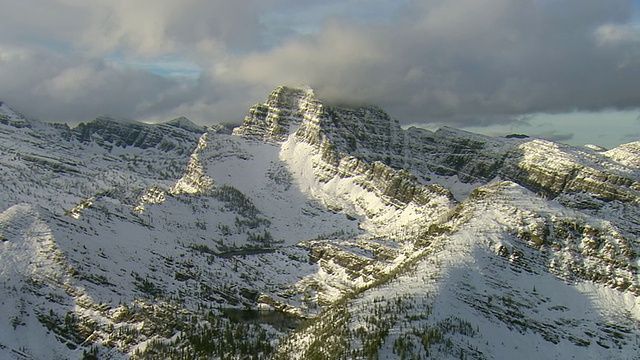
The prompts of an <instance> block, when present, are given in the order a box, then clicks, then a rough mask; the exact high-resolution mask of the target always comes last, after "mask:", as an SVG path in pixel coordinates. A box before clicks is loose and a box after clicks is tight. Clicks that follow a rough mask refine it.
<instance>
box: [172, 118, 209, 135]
mask: <svg viewBox="0 0 640 360" xmlns="http://www.w3.org/2000/svg"><path fill="white" fill-rule="evenodd" d="M164 124H166V125H171V126H175V127H177V128H181V129H184V130H188V131H191V132H195V133H200V134H202V133H203V132H204V131H205V129H204V127H203V126H200V125H197V124H196V123H194V122H193V121H191V120H189V119H188V118H186V117H184V116H180V117H178V118H175V119H172V120H169V121H167V122H165V123H164Z"/></svg>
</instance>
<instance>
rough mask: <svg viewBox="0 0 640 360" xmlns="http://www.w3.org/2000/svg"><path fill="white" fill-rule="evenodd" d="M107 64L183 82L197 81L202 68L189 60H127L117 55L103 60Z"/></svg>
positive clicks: (164, 57)
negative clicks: (182, 80)
mask: <svg viewBox="0 0 640 360" xmlns="http://www.w3.org/2000/svg"><path fill="white" fill-rule="evenodd" d="M105 60H106V61H107V62H109V63H112V64H116V65H121V66H126V67H131V68H136V69H141V70H144V71H147V72H149V73H152V74H155V75H160V76H163V77H168V78H178V79H184V80H192V81H195V80H197V79H198V78H199V77H200V75H201V74H202V71H203V70H202V68H201V67H200V66H198V64H196V63H194V62H193V61H190V60H189V59H185V58H181V57H174V56H163V57H160V58H156V59H144V60H143V59H127V58H125V57H122V56H119V55H113V56H110V57H108V58H107V59H105Z"/></svg>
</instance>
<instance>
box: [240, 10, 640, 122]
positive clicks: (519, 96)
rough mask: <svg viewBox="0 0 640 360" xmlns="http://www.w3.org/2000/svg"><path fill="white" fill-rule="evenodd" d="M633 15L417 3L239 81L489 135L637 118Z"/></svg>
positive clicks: (259, 64)
mask: <svg viewBox="0 0 640 360" xmlns="http://www.w3.org/2000/svg"><path fill="white" fill-rule="evenodd" d="M418 4H420V5H418ZM630 6H631V4H630V3H629V2H624V1H620V2H609V1H593V0H588V1H580V2H577V1H553V2H552V1H520V0H513V1H508V0H504V1H500V0H496V1H484V2H479V1H474V0H466V1H465V0H460V1H447V2H442V1H426V2H424V1H423V2H415V3H414V5H413V7H412V8H410V9H409V11H410V12H411V14H405V16H399V17H398V18H397V19H396V21H395V22H394V23H392V24H385V25H378V26H376V25H369V26H361V25H353V24H351V23H348V22H345V21H336V22H334V23H329V24H328V25H327V26H326V27H325V28H324V29H323V30H322V31H321V32H320V33H319V34H318V36H317V37H314V38H312V39H304V40H300V41H295V42H290V43H287V44H284V45H283V46H281V47H278V48H276V49H273V50H272V51H270V52H266V53H264V52H262V53H257V54H254V55H252V56H247V57H243V58H241V59H239V64H240V65H239V66H238V67H237V68H236V69H235V70H236V71H235V72H234V75H239V76H242V77H243V79H246V80H247V81H261V82H264V83H271V84H274V83H276V82H278V81H283V79H284V81H287V82H289V83H296V82H307V83H311V84H312V85H313V86H314V88H316V90H317V92H318V93H319V94H320V95H321V96H322V97H325V98H328V99H332V100H335V101H342V102H344V101H353V102H355V103H362V102H372V103H376V104H379V105H381V106H382V107H384V108H386V109H388V110H390V111H391V112H392V114H393V115H395V116H397V117H399V118H400V119H402V120H404V121H406V122H421V121H422V122H424V121H443V120H446V121H449V122H454V123H455V124H457V125H469V124H470V123H471V122H472V123H475V124H477V123H478V122H480V123H482V122H484V123H487V124H490V123H493V122H500V121H505V120H507V119H511V118H512V117H513V116H514V115H519V114H527V113H534V112H552V113H553V112H565V111H573V110H602V109H606V108H617V109H625V108H636V107H638V105H639V104H640V95H638V94H639V93H638V92H637V91H635V90H634V89H635V88H636V87H637V82H636V79H638V78H640V62H639V61H638V60H639V58H638V57H637V56H636V55H637V52H636V51H635V49H634V48H637V41H636V40H637V37H638V33H637V32H635V30H630V28H628V27H626V28H625V26H626V25H621V24H624V23H625V22H626V21H628V20H629V16H630V14H631V7H630ZM616 29H617V30H616ZM616 32H617V33H620V32H622V35H620V34H618V35H617V36H616V34H615V33H616ZM611 33H614V34H611Z"/></svg>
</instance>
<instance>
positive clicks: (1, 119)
mask: <svg viewBox="0 0 640 360" xmlns="http://www.w3.org/2000/svg"><path fill="white" fill-rule="evenodd" d="M0 123H1V124H5V125H11V126H13V127H24V126H27V124H28V121H27V119H26V118H25V117H24V116H23V115H22V114H20V113H18V112H16V111H14V110H13V109H11V108H10V107H9V105H7V104H6V103H3V102H2V101H0Z"/></svg>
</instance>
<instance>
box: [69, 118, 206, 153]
mask: <svg viewBox="0 0 640 360" xmlns="http://www.w3.org/2000/svg"><path fill="white" fill-rule="evenodd" d="M205 131H206V130H205V128H204V127H201V126H198V125H196V124H194V123H192V122H191V121H189V120H188V119H187V118H184V117H183V118H178V119H174V120H171V121H169V122H166V123H164V124H156V125H152V124H143V123H137V122H127V121H122V120H115V119H112V118H108V117H99V118H97V119H95V120H93V121H91V122H88V123H86V124H85V123H81V124H80V125H78V126H77V127H76V128H74V129H73V130H72V132H71V134H72V136H73V137H75V138H76V139H78V140H79V141H82V142H85V143H88V142H94V143H96V144H97V145H99V146H101V147H104V148H105V149H108V150H111V149H113V148H114V147H116V148H126V147H127V146H132V147H136V148H140V149H143V150H144V149H148V148H157V149H158V150H161V151H165V152H166V151H175V150H177V151H178V152H179V153H191V151H192V150H193V134H203V133H204V132H205Z"/></svg>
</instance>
